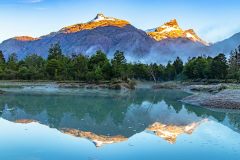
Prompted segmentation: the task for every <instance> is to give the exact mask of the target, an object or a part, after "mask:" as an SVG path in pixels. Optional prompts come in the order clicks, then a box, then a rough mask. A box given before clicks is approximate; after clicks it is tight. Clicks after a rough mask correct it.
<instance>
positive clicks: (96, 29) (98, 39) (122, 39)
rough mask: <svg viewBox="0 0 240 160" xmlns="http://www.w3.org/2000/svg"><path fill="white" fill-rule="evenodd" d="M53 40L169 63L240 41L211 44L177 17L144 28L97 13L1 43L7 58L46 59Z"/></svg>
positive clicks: (68, 50)
mask: <svg viewBox="0 0 240 160" xmlns="http://www.w3.org/2000/svg"><path fill="white" fill-rule="evenodd" d="M54 43H60V45H61V48H62V50H63V52H64V54H66V55H71V54H73V53H75V54H80V53H82V54H85V55H87V56H91V55H92V54H94V53H95V52H96V51H97V50H102V51H103V52H105V53H107V55H108V57H109V58H111V57H112V56H113V54H114V52H115V51H116V50H121V51H123V52H124V53H125V56H126V58H127V60H130V61H141V62H144V63H151V62H158V63H167V61H169V60H174V59H175V58H176V57H178V56H179V57H181V58H182V59H183V60H187V58H188V57H193V56H198V55H202V54H205V55H213V54H216V53H219V52H224V53H227V52H230V50H232V49H234V48H235V47H236V46H237V45H239V44H240V33H239V34H236V35H234V36H233V37H231V38H229V39H226V40H224V41H222V42H218V43H215V44H208V43H207V42H205V41H204V40H202V39H201V38H200V37H199V36H198V35H197V34H196V33H195V32H194V30H193V29H188V30H183V29H181V27H180V26H179V24H178V22H177V20H175V19H174V20H171V21H169V22H167V23H165V24H163V25H162V26H160V27H158V28H154V29H151V30H147V31H143V30H141V29H137V28H136V27H134V26H133V25H132V24H131V23H129V22H128V21H126V20H121V19H117V18H113V17H107V16H104V15H103V14H97V16H96V17H95V18H94V19H92V20H91V21H89V22H86V23H79V24H75V25H71V26H67V27H64V28H62V29H60V30H59V31H57V32H52V33H50V34H48V35H45V36H41V37H38V38H33V37H29V36H20V37H14V38H11V39H8V40H5V41H3V42H2V43H1V44H0V50H2V51H3V53H4V55H5V57H6V58H7V57H8V55H9V54H11V53H16V54H17V55H18V58H19V59H22V58H24V57H25V56H26V55H28V54H32V53H36V54H38V55H40V56H43V57H45V58H46V57H47V55H48V49H49V48H50V47H51V45H52V44H54Z"/></svg>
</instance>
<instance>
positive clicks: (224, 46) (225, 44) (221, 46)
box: [208, 33, 240, 54]
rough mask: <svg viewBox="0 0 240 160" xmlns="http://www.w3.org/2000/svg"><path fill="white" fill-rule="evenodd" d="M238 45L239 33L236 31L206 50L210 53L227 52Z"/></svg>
mask: <svg viewBox="0 0 240 160" xmlns="http://www.w3.org/2000/svg"><path fill="white" fill-rule="evenodd" d="M239 45H240V33H236V34H234V35H233V36H231V37H230V38H227V39H225V40H223V41H220V42H217V43H214V44H212V45H211V46H210V47H209V48H208V51H209V52H210V53H212V54H214V53H225V54H229V53H230V52H231V51H232V50H234V49H235V48H237V47H238V46H239Z"/></svg>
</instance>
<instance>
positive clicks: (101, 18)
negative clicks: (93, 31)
mask: <svg viewBox="0 0 240 160" xmlns="http://www.w3.org/2000/svg"><path fill="white" fill-rule="evenodd" d="M102 20H108V21H115V20H116V18H112V17H106V16H105V15H104V14H103V13H98V14H97V16H96V17H95V18H94V19H93V20H91V22H99V21H102Z"/></svg>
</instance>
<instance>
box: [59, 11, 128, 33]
mask: <svg viewBox="0 0 240 160" xmlns="http://www.w3.org/2000/svg"><path fill="white" fill-rule="evenodd" d="M129 24H130V23H129V22H128V21H125V20H121V19H117V18H113V17H107V16H104V14H102V13H99V14H97V16H96V17H95V18H94V19H93V20H91V21H89V22H87V23H80V24H75V25H72V26H68V27H65V28H63V29H61V30H60V32H61V33H75V32H80V31H83V30H91V29H95V28H98V27H106V26H115V27H124V26H126V25H129Z"/></svg>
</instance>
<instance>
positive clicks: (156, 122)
mask: <svg viewBox="0 0 240 160" xmlns="http://www.w3.org/2000/svg"><path fill="white" fill-rule="evenodd" d="M7 90H8V91H9V93H7V94H6V95H2V96H0V160H38V159H40V160H42V159H43V160H55V159H56V160H65V159H69V160H85V159H86V160H128V159H133V160H135V159H136V160H160V159H164V160H165V159H167V160H175V159H177V160H181V159H183V160H187V159H189V160H192V159H194V160H203V159H204V160H206V159H209V160H214V159H217V160H239V159H240V111H231V110H228V111H222V110H209V109H204V108H200V107H196V106H191V105H186V104H183V103H181V102H179V100H180V99H182V98H183V97H185V96H188V94H186V93H184V92H181V91H177V90H160V91H152V90H150V89H137V90H136V91H109V90H84V89H57V88H54V87H49V86H48V87H42V86H41V87H25V88H21V89H20V88H19V89H11V88H9V89H7Z"/></svg>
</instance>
